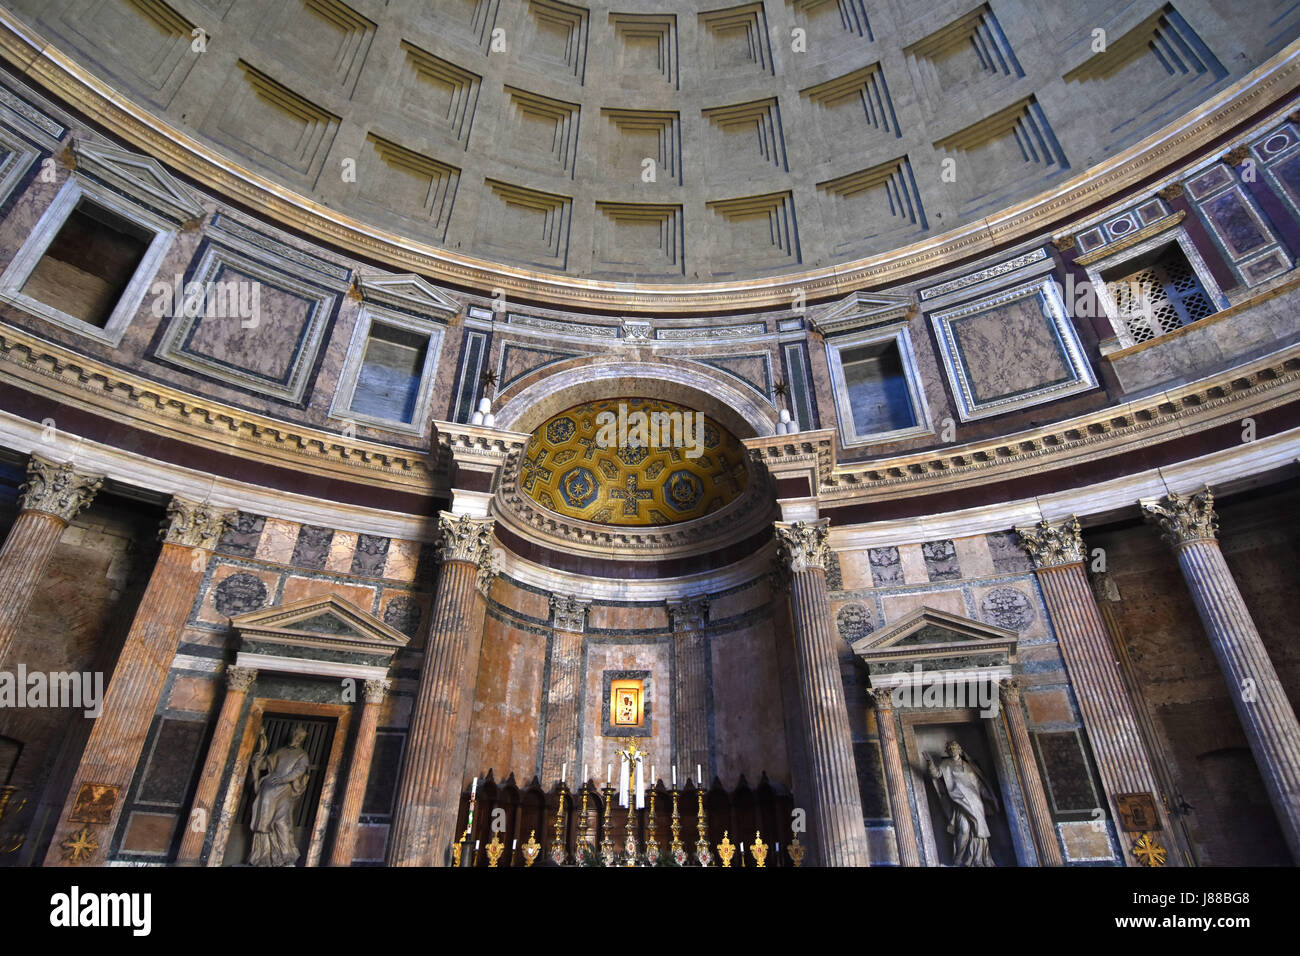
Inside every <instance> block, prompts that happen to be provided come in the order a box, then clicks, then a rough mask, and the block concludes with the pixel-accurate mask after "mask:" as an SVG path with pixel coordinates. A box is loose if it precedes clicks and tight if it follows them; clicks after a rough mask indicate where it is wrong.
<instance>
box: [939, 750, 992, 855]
mask: <svg viewBox="0 0 1300 956" xmlns="http://www.w3.org/2000/svg"><path fill="white" fill-rule="evenodd" d="M944 753H946V754H947V756H946V757H944V758H943V759H942V760H940V761H939V763H938V765H937V766H936V765H935V762H934V760H933V759H931V757H930V755H929V754H925V769H926V771H927V772H928V773H929V775H930V780H931V781H932V782H933V784H934V788H935V791H936V792H937V793H938V795H939V805H940V806H942V807H943V811H944V813H945V814H947V816H948V832H949V833H951V834H952V862H953V866H994V865H995V864H994V863H993V859H992V857H990V856H989V823H988V813H989V812H992V813H997V812H998V811H999V804H998V796H997V792H996V791H995V790H994V789H993V787H991V786H990V785H989V782H988V780H986V779H985V777H984V774H983V772H982V771H981V770H980V768H979V767H978V766H977V765H976V764H975V762H974V761H973V760H971V759H970V757H968V756H967V755H966V752H965V751H963V750H962V748H961V744H959V743H958V742H957V741H955V740H950V741H948V743H947V745H946V746H945V747H944Z"/></svg>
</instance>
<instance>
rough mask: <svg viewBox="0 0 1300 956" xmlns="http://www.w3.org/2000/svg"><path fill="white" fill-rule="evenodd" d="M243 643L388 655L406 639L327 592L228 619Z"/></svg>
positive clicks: (406, 639) (403, 635)
mask: <svg viewBox="0 0 1300 956" xmlns="http://www.w3.org/2000/svg"><path fill="white" fill-rule="evenodd" d="M230 623H231V626H232V627H234V628H235V630H236V631H237V632H238V633H239V636H240V639H241V641H242V642H243V643H245V644H247V643H250V642H256V643H260V644H267V645H284V646H297V647H316V648H329V647H332V648H335V649H338V650H352V651H360V652H368V653H381V654H382V653H387V654H391V653H393V652H395V651H397V650H399V649H400V648H403V647H405V646H406V644H407V642H408V640H409V638H407V636H406V635H405V634H403V633H402V632H401V631H398V630H396V629H394V628H393V627H390V626H389V625H387V624H385V623H384V622H383V621H381V620H379V618H377V617H375V616H374V615H373V614H370V613H368V612H366V611H363V610H361V608H359V607H357V606H356V605H355V604H353V603H351V602H350V601H347V600H346V599H344V598H341V597H339V596H338V595H336V594H330V595H328V596H325V597H312V598H305V599H303V600H301V601H294V602H293V603H291V604H280V605H277V606H276V607H269V608H264V609H262V610H260V611H250V612H249V613H247V614H241V615H239V616H238V617H233V618H231V619H230Z"/></svg>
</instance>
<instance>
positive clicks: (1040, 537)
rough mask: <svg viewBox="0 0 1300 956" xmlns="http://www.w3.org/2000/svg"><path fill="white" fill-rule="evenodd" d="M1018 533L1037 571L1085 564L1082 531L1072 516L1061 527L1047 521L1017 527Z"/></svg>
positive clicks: (1022, 545)
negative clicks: (1028, 526)
mask: <svg viewBox="0 0 1300 956" xmlns="http://www.w3.org/2000/svg"><path fill="white" fill-rule="evenodd" d="M1016 534H1017V535H1019V536H1020V546H1021V547H1022V548H1024V549H1025V552H1026V553H1027V554H1028V555H1029V559H1030V560H1031V561H1032V562H1033V564H1034V568H1035V569H1039V568H1059V567H1065V566H1066V565H1069V564H1082V563H1083V559H1084V554H1085V553H1086V552H1085V549H1084V546H1083V528H1082V527H1081V526H1080V525H1079V519H1078V518H1076V517H1074V516H1073V515H1071V516H1070V517H1069V518H1067V519H1066V520H1065V521H1063V522H1062V523H1061V524H1060V525H1059V526H1053V525H1052V523H1051V522H1050V521H1048V520H1047V519H1046V518H1044V519H1043V520H1042V521H1040V522H1039V523H1038V525H1037V526H1036V527H1033V528H1016Z"/></svg>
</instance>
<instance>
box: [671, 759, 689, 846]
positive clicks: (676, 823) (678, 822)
mask: <svg viewBox="0 0 1300 956" xmlns="http://www.w3.org/2000/svg"><path fill="white" fill-rule="evenodd" d="M676 771H677V768H676V767H674V768H673V777H674V778H676V776H677V773H676ZM672 829H673V842H672V843H670V844H668V850H669V852H670V853H672V855H673V860H674V862H676V864H677V865H678V866H681V865H682V864H683V863H685V862H686V848H685V847H683V846H682V840H681V836H682V832H681V831H682V819H681V817H680V816H679V815H678V813H677V782H676V779H674V781H673V823H672Z"/></svg>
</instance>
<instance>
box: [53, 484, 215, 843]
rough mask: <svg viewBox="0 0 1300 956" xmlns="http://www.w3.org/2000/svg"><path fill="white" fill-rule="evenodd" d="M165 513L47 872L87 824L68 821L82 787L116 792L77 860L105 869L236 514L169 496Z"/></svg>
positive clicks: (66, 806)
mask: <svg viewBox="0 0 1300 956" xmlns="http://www.w3.org/2000/svg"><path fill="white" fill-rule="evenodd" d="M167 515H168V518H169V519H170V520H169V522H168V524H167V527H166V529H165V531H164V537H163V546H162V550H161V551H159V553H158V561H157V563H155V564H154V569H153V574H152V575H151V576H150V578H149V584H148V586H147V587H146V588H145V592H144V595H143V597H141V599H140V607H139V608H138V609H137V610H136V614H135V619H134V620H133V621H132V622H131V630H130V631H129V632H128V633H127V636H126V641H125V643H124V644H123V645H122V651H121V653H120V654H119V655H118V658H117V664H116V665H115V666H114V668H113V677H112V679H111V680H110V681H109V682H108V688H107V689H106V691H105V694H104V702H103V712H102V713H101V714H100V716H99V718H98V719H97V720H96V721H95V726H94V727H93V728H92V729H91V731H90V739H89V740H88V741H87V742H86V749H85V751H84V752H83V753H82V755H81V763H80V764H79V765H78V767H77V773H76V775H75V777H74V778H73V781H72V788H71V789H70V790H69V791H68V798H67V802H66V803H65V804H64V807H63V813H62V815H61V817H60V822H59V824H58V827H57V828H56V829H55V833H54V840H53V842H52V843H51V845H50V849H49V852H48V853H47V854H46V857H45V863H46V865H47V866H51V865H60V864H63V863H64V862H65V860H64V856H65V854H64V848H63V846H62V844H63V843H64V842H65V841H66V840H68V839H69V837H70V836H71V835H72V834H74V833H77V832H79V831H80V830H81V829H82V827H83V826H84V825H85V824H84V823H83V822H73V821H71V820H69V819H68V817H69V815H71V814H72V813H73V809H74V806H75V804H76V801H77V794H78V793H79V792H80V790H81V789H82V787H83V786H87V785H94V786H97V787H102V786H107V787H112V788H116V794H115V797H114V799H113V800H112V812H111V814H110V816H109V819H108V821H107V823H106V824H105V825H103V827H102V829H100V828H99V827H88V829H90V830H91V831H92V835H93V836H94V837H95V840H96V841H97V844H98V846H97V848H96V849H95V850H94V851H93V852H92V853H90V854H89V855H88V856H83V857H82V858H81V859H80V860H79V862H80V863H90V864H100V863H103V861H104V857H105V854H106V853H107V851H108V843H109V840H110V838H111V837H112V834H113V831H114V830H115V829H116V827H117V822H118V817H119V816H120V815H121V813H122V805H123V803H124V802H125V797H126V790H127V787H128V786H129V785H130V783H131V776H132V774H133V773H134V772H135V768H136V764H137V763H139V761H140V755H141V754H142V753H143V751H144V743H145V738H146V736H147V735H148V733H149V724H150V722H151V721H152V720H153V715H154V711H155V710H156V709H157V706H158V698H159V695H160V694H161V693H162V689H163V684H164V682H165V681H166V679H167V671H168V670H169V669H170V668H171V663H172V659H173V658H174V657H175V656H176V648H177V647H178V646H179V645H180V640H181V634H182V632H183V631H184V629H185V621H186V620H187V619H188V617H189V613H190V608H192V607H193V606H194V600H195V598H196V597H197V596H198V591H199V582H200V581H201V580H202V579H203V569H204V568H205V567H206V566H207V561H208V558H209V556H210V551H211V550H212V549H213V548H215V547H216V546H217V542H218V541H219V540H220V539H221V534H222V532H223V531H224V530H225V527H226V525H227V524H229V523H230V522H231V520H233V518H234V516H235V513H234V512H233V511H220V510H217V509H215V508H213V507H212V506H211V505H208V504H199V503H196V502H192V501H185V500H183V499H180V498H173V499H172V500H171V503H170V504H168V506H167ZM101 805H102V803H101Z"/></svg>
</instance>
